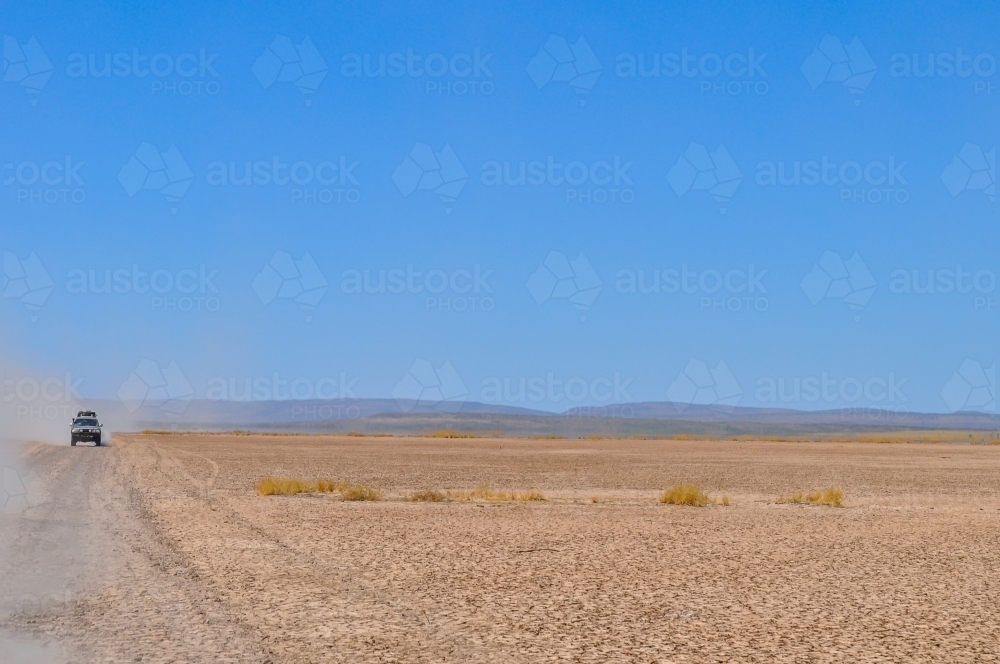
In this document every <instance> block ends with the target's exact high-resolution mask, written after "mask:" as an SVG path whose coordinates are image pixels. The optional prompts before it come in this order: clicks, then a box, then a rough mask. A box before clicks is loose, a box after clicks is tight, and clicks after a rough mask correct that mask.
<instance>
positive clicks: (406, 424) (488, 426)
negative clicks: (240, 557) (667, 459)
mask: <svg viewBox="0 0 1000 664" xmlns="http://www.w3.org/2000/svg"><path fill="white" fill-rule="evenodd" d="M87 407H88V408H92V409H94V410H96V411H97V412H98V413H99V415H100V416H101V419H102V420H104V421H105V422H106V423H107V424H108V425H109V426H110V427H112V428H114V429H117V430H136V429H171V430H185V429H203V430H232V429H243V430H261V431H276V430H280V431H301V432H350V431H357V432H363V433H397V434H405V433H420V432H426V431H432V430H436V429H457V430H462V431H470V432H480V433H494V434H508V435H565V436H584V435H642V434H646V435H651V436H661V435H676V434H691V435H698V436H733V435H757V436H760V435H774V436H783V435H808V434H811V433H816V434H821V433H833V432H845V433H850V432H855V433H860V432H879V431H898V430H909V429H937V430H955V429H961V430H980V431H982V430H987V431H993V430H1000V417H998V416H997V415H993V414H989V413H979V412H958V413H896V412H890V411H884V410H878V409H874V408H858V409H837V410H820V411H801V410H792V409H782V408H747V407H730V408H717V407H714V406H704V405H690V404H678V403H672V402H665V401H646V402H640V403H628V404H614V405H607V406H601V407H592V408H591V407H585V408H572V409H569V410H567V411H565V412H562V413H551V412H545V411H538V410H532V409H529V408H519V407H513V406H500V405H493V404H483V403H478V402H472V401H466V402H443V403H438V404H431V403H426V402H402V401H397V400H395V399H344V400H325V401H324V400H288V401H250V402H236V401H208V400H191V401H186V402H184V401H181V402H174V403H167V404H162V405H148V404H147V405H143V406H142V407H141V408H139V409H138V410H136V411H135V412H134V413H128V412H127V411H126V409H125V407H124V406H123V404H121V403H120V402H117V401H110V400H109V401H91V402H87Z"/></svg>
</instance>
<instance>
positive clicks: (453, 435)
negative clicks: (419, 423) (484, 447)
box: [427, 429, 479, 438]
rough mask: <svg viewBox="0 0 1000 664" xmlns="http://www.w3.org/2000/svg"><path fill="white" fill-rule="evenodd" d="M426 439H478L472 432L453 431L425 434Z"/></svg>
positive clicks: (437, 430)
mask: <svg viewBox="0 0 1000 664" xmlns="http://www.w3.org/2000/svg"><path fill="white" fill-rule="evenodd" d="M427 437H428V438H479V434H477V433H475V432H472V431H456V430H455V429H436V430H434V431H431V432H430V433H429V434H427Z"/></svg>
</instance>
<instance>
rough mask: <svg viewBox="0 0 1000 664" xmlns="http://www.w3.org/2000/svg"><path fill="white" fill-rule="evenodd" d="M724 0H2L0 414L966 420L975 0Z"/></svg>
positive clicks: (995, 14)
mask: <svg viewBox="0 0 1000 664" xmlns="http://www.w3.org/2000/svg"><path fill="white" fill-rule="evenodd" d="M733 4H734V3H723V2H689V3H659V4H657V3H592V2H591V3H572V2H549V3H543V4H539V3H526V2H515V3H460V2H454V3H435V4H434V5H433V7H432V8H428V7H417V6H414V5H413V3H403V2H368V3H327V2H313V3H305V2H302V3H297V2H273V3H267V4H263V3H261V4H256V3H253V4H251V3H243V2H217V3H208V4H206V3H194V2H170V3H166V2H163V3H155V2H150V3H128V2H105V3H73V4H71V5H66V4H64V3H53V2H45V1H41V0H37V1H25V2H15V3H5V5H4V6H3V7H2V8H0V32H2V34H3V35H4V82H3V84H2V85H0V103H2V105H3V109H4V113H3V118H4V121H3V123H2V129H0V168H2V174H0V175H2V184H3V186H2V187H0V219H2V228H3V232H2V233H0V249H2V250H3V252H4V275H5V278H4V292H3V298H2V299H0V334H2V350H3V354H4V356H5V359H4V361H3V365H4V368H3V370H4V373H5V375H4V388H3V389H4V397H3V398H4V408H5V409H7V410H5V411H4V412H5V413H10V412H13V411H12V410H10V409H11V408H13V407H15V406H28V407H34V406H38V405H46V404H48V403H51V402H58V401H59V399H60V398H61V397H62V396H64V395H65V393H66V392H67V390H66V389H65V388H66V385H65V384H64V383H65V382H66V377H67V375H69V376H71V377H72V380H71V381H70V382H71V383H73V384H74V385H75V387H74V388H73V389H75V390H76V392H78V393H79V394H80V396H82V397H84V398H112V399H118V398H121V399H122V400H123V401H124V402H126V405H127V406H128V407H129V408H130V409H145V410H149V411H150V412H155V413H168V414H170V413H174V414H177V413H183V410H184V408H185V405H186V403H187V402H188V401H189V400H190V399H191V398H195V399H202V398H216V399H245V398H251V399H270V398H283V397H286V396H287V397H292V398H295V397H306V396H309V397H324V398H330V397H352V396H356V397H385V398H390V397H395V398H398V399H399V400H400V403H401V407H403V408H404V409H405V408H406V404H407V403H409V402H410V401H412V400H422V401H425V402H427V403H429V404H431V405H434V404H435V403H437V402H438V401H439V400H443V403H441V404H440V406H441V408H442V409H444V410H448V409H452V410H453V409H454V408H456V407H458V405H459V404H460V403H461V402H462V401H463V400H468V401H483V402H488V403H501V404H504V405H511V406H523V407H528V408H540V409H545V410H563V409H565V408H569V407H574V406H607V405H610V404H612V403H627V402H632V401H649V400H668V399H669V400H671V401H675V402H678V403H680V404H684V403H699V404H707V405H713V406H718V407H720V408H725V407H728V406H732V405H739V406H766V407H787V408H799V409H809V410H813V409H820V408H844V407H859V408H880V409H887V410H889V411H891V412H893V413H900V414H903V413H906V412H910V411H933V412H952V411H956V410H980V411H988V412H995V410H996V404H995V399H994V394H995V370H994V363H995V360H996V357H997V354H998V344H997V330H998V323H1000V290H998V284H997V271H998V270H1000V254H998V251H997V249H998V247H1000V242H998V228H1000V216H998V210H997V207H996V202H995V191H994V181H995V166H994V154H995V153H994V149H995V147H994V146H995V145H996V142H997V134H998V126H997V119H996V118H997V111H998V108H1000V103H998V102H1000V74H998V73H997V62H996V61H997V58H1000V37H998V36H997V32H996V29H995V28H996V25H998V18H1000V7H998V6H997V5H995V4H993V3H985V2H971V3H948V4H943V3H921V4H919V5H913V6H907V7H904V6H903V5H901V4H897V3H878V2H874V3H873V2H808V3H807V2H754V3H745V4H743V5H742V6H739V7H734V6H732V5H733ZM46 380H49V383H48V386H49V388H48V389H49V391H48V393H47V394H48V395H49V396H51V397H55V398H54V399H49V398H48V397H46V396H45V395H44V394H42V393H41V391H39V392H38V393H37V394H36V393H35V392H33V388H32V385H33V384H37V385H38V386H39V388H41V385H42V384H43V383H44V382H45V381H46ZM53 381H54V382H53ZM247 383H249V384H250V386H251V389H250V390H249V391H248V390H247V389H246V386H247ZM18 386H20V388H18ZM293 388H294V389H293ZM60 390H62V391H61V392H60Z"/></svg>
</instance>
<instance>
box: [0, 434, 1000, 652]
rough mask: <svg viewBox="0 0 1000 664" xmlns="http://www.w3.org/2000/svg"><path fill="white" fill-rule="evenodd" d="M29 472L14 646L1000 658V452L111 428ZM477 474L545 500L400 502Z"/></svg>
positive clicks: (467, 484)
mask: <svg viewBox="0 0 1000 664" xmlns="http://www.w3.org/2000/svg"><path fill="white" fill-rule="evenodd" d="M21 475H22V476H23V478H24V485H25V487H26V491H28V493H29V497H30V500H29V501H28V503H29V506H28V507H27V508H26V509H23V510H21V511H16V510H15V511H14V512H15V513H11V514H3V515H0V634H2V635H0V641H2V644H0V660H2V661H3V662H15V663H16V662H32V663H35V662H60V663H61V662H81V663H82V662H144V663H148V662H276V663H277V662H281V663H284V662H351V663H356V662H428V663H430V662H434V663H438V662H455V663H459V662H460V663H463V664H465V663H470V662H503V663H518V662H525V663H527V662H532V663H535V662H543V661H544V662H637V663H638V662H642V663H650V662H936V661H940V662H996V661H1000V607H998V600H1000V578H998V571H1000V537H998V535H1000V446H979V445H976V446H971V445H948V444H892V445H889V444H882V445H879V444H856V443H778V442H713V441H639V440H625V441H620V440H507V439H458V440H445V439H424V438H390V437H386V438H378V437H366V438H357V437H335V436H263V435H207V434H204V435H203V434H197V435H196V434H186V435H138V434H120V435H116V436H115V437H114V440H113V442H112V445H111V446H110V447H108V448H100V449H94V448H81V447H77V448H70V447H58V446H53V445H47V444H40V443H35V444H30V445H28V446H26V447H25V449H24V450H23V456H22V458H21ZM267 475H274V476H298V477H304V478H321V477H322V478H334V479H337V480H342V481H346V482H352V483H360V484H367V485H371V486H374V487H377V488H379V489H381V490H382V491H383V492H384V494H385V500H382V501H380V502H345V501H342V500H340V499H339V498H338V496H337V494H302V495H297V496H268V497H262V496H258V495H256V492H255V490H254V486H255V484H256V482H257V481H258V480H259V479H260V478H261V477H263V476H267ZM679 482H693V483H696V484H698V485H700V486H702V487H703V488H704V489H706V490H707V491H708V492H709V493H710V494H712V495H715V496H721V495H722V494H728V495H729V496H730V498H731V504H730V505H729V506H728V507H723V506H708V507H701V508H699V507H682V506H672V505H661V504H658V503H657V500H656V499H657V496H658V494H659V491H660V490H662V489H663V488H664V487H667V486H670V485H672V484H675V483H679ZM482 483H489V484H490V485H491V486H493V487H494V488H496V489H516V490H528V489H535V490H540V491H542V492H543V493H544V494H545V496H546V498H547V500H545V501H540V502H530V503H527V502H486V501H451V502H439V503H415V502H408V501H406V500H404V499H403V497H405V496H406V495H407V494H409V493H411V492H414V491H418V490H424V489H435V490H440V491H448V490H452V491H458V490H469V489H472V488H474V487H476V486H477V485H480V484H482ZM830 486H840V487H843V489H844V491H845V495H846V501H845V504H844V507H841V508H835V507H819V506H803V505H788V504H777V503H776V502H775V498H776V497H777V496H779V495H781V494H790V493H793V492H796V491H805V490H810V489H816V488H824V487H830Z"/></svg>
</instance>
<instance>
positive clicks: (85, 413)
mask: <svg viewBox="0 0 1000 664" xmlns="http://www.w3.org/2000/svg"><path fill="white" fill-rule="evenodd" d="M76 416H77V417H97V413H95V412H94V411H92V410H81V411H79V412H77V414H76Z"/></svg>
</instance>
